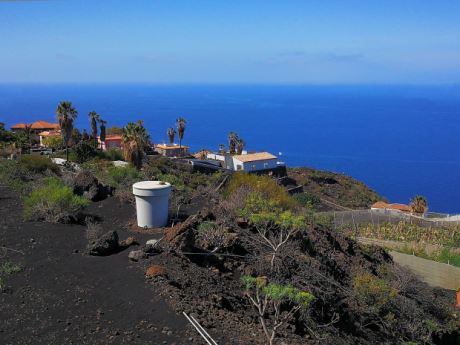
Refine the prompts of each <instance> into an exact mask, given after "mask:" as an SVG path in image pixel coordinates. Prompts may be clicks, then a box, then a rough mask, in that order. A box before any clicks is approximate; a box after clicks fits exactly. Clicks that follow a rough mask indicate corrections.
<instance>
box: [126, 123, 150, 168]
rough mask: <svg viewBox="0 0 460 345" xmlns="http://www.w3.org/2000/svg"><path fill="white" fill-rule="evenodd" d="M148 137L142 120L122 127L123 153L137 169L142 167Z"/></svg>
mask: <svg viewBox="0 0 460 345" xmlns="http://www.w3.org/2000/svg"><path fill="white" fill-rule="evenodd" d="M149 138H150V137H149V134H148V133H147V130H146V129H145V127H144V125H143V123H142V121H137V123H133V122H130V123H128V124H127V125H126V127H125V128H124V129H123V135H122V145H123V155H124V157H125V159H126V160H127V161H128V162H130V163H132V164H133V165H134V166H135V167H136V168H137V169H140V168H141V167H142V157H143V156H144V148H145V147H146V146H147V145H148V143H149Z"/></svg>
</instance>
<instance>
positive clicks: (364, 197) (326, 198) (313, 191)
mask: <svg viewBox="0 0 460 345" xmlns="http://www.w3.org/2000/svg"><path fill="white" fill-rule="evenodd" d="M288 176H289V177H290V178H293V179H294V180H296V181H297V183H298V184H299V185H302V186H303V190H304V192H305V193H306V194H307V195H309V196H310V199H311V200H312V204H313V206H314V208H315V209H316V210H319V211H328V210H341V209H343V208H352V209H366V208H369V206H371V205H372V204H373V203H375V202H376V201H379V200H385V199H384V198H383V197H382V196H380V195H379V194H378V193H377V192H375V191H373V190H372V189H370V188H369V187H368V186H366V185H365V184H364V183H362V182H360V181H358V180H355V179H354V178H352V177H349V176H346V175H342V174H338V173H333V172H329V171H322V170H317V169H313V168H290V169H288ZM334 204H335V205H334ZM336 205H337V206H336Z"/></svg>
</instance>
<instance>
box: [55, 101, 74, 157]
mask: <svg viewBox="0 0 460 345" xmlns="http://www.w3.org/2000/svg"><path fill="white" fill-rule="evenodd" d="M56 115H57V118H58V121H59V127H60V128H61V135H62V139H63V141H64V146H65V154H66V159H67V161H68V160H69V140H70V138H71V136H72V129H73V122H74V120H75V119H76V118H77V115H78V112H77V110H76V109H75V108H74V107H73V106H72V102H69V101H62V102H61V103H59V104H58V106H57V109H56Z"/></svg>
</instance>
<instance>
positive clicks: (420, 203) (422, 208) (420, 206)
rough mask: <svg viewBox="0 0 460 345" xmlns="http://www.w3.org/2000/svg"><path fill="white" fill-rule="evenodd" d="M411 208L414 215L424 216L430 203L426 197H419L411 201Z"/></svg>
mask: <svg viewBox="0 0 460 345" xmlns="http://www.w3.org/2000/svg"><path fill="white" fill-rule="evenodd" d="M410 208H411V209H412V212H413V213H417V214H424V213H425V212H427V211H428V203H427V201H426V199H425V197H423V196H421V195H417V196H415V197H414V198H413V199H412V200H411V201H410Z"/></svg>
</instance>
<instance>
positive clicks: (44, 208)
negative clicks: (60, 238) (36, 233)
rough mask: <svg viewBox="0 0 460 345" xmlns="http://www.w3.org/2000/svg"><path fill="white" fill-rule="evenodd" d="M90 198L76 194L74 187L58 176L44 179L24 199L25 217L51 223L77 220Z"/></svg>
mask: <svg viewBox="0 0 460 345" xmlns="http://www.w3.org/2000/svg"><path fill="white" fill-rule="evenodd" d="M87 205H88V200H86V199H84V198H83V197H81V196H78V195H75V194H74V193H73V191H72V189H71V188H70V187H68V186H66V185H64V183H63V182H62V181H61V180H59V179H57V178H49V179H46V180H45V181H44V186H42V187H39V188H36V189H35V190H33V191H32V192H31V193H30V195H29V196H27V197H26V198H25V200H24V218H25V219H26V220H37V221H40V220H43V221H46V222H50V223H69V222H71V221H75V220H77V218H78V216H79V213H80V212H81V211H82V210H83V208H85V207H86V206H87Z"/></svg>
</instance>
